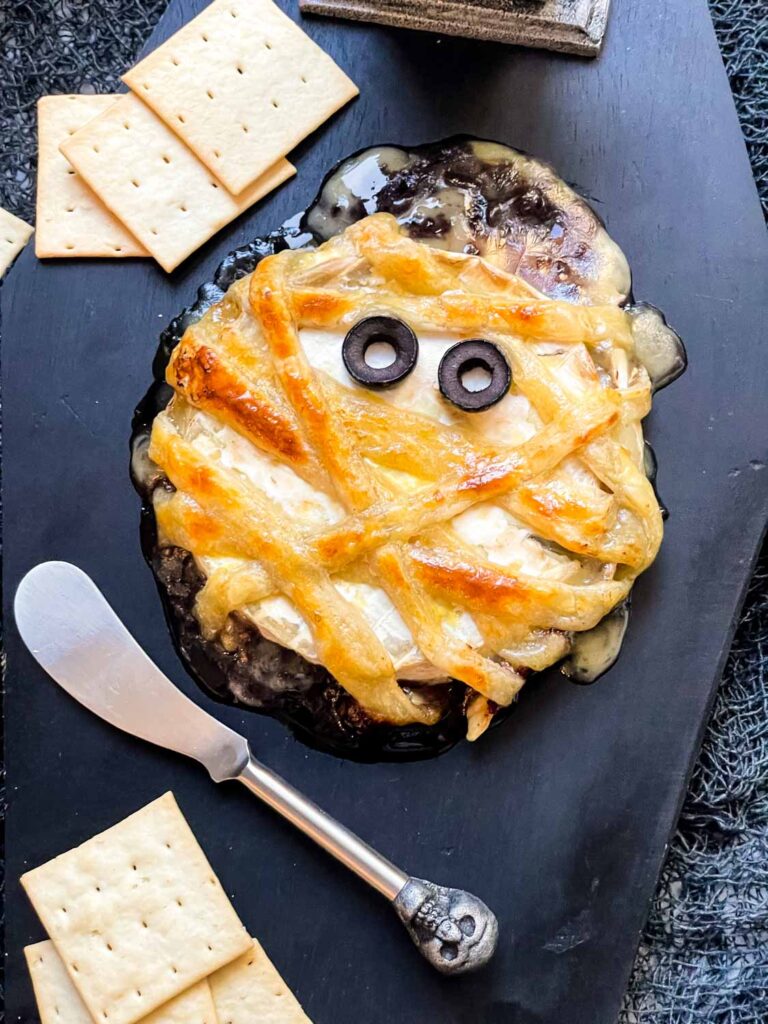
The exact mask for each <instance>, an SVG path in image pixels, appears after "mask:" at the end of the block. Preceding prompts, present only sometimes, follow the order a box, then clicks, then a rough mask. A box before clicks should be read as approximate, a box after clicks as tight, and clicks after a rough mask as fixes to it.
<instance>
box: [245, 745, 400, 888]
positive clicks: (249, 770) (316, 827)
mask: <svg viewBox="0 0 768 1024" xmlns="http://www.w3.org/2000/svg"><path fill="white" fill-rule="evenodd" d="M238 781H239V782H242V783H243V785H244V786H247V787H248V789H250V791H251V792H252V793H255V794H256V796H258V797H259V798H260V799H261V800H263V801H264V802H265V803H267V804H269V806H270V807H272V808H273V809H274V810H275V811H277V813H278V814H281V815H282V816H283V817H284V818H287V819H288V821H290V822H291V824H293V825H295V826H296V828H299V829H301V831H302V832H304V833H305V835H308V836H309V837H310V839H314V841H315V842H316V843H317V844H318V846H322V848H323V849H324V850H327V851H328V853H330V854H331V855H332V856H333V857H335V858H336V859H337V860H340V861H341V863H342V864H345V865H346V866H347V867H348V868H349V869H350V870H351V871H354V872H355V874H356V875H359V876H360V878H362V879H363V881H365V882H367V883H368V884H369V885H372V886H373V888H374V889H376V891H377V892H380V893H381V895H382V896H386V897H387V899H388V900H394V899H395V898H396V897H397V895H398V894H399V893H400V891H401V890H402V888H403V886H404V885H405V884H406V882H407V881H408V875H406V873H405V872H404V871H401V870H400V869H399V868H396V867H395V865H394V864H392V863H391V862H390V861H388V860H387V858H386V857H382V855H381V854H380V853H377V852H376V851H375V850H374V849H372V848H371V847H370V846H369V845H368V844H367V843H364V842H363V840H362V839H359V838H358V837H357V836H356V835H355V834H354V832H350V830H349V829H348V828H346V827H345V826H344V825H341V824H340V823H339V822H338V821H336V820H335V818H332V817H331V816H330V814H326V812H325V811H323V810H321V809H320V808H319V807H318V806H317V804H315V803H313V802H312V801H311V800H309V799H308V798H307V797H305V796H303V795H302V794H301V793H300V792H299V791H298V790H297V789H294V788H293V786H291V785H290V784H289V783H288V782H286V781H285V779H281V778H280V776H279V775H276V774H275V772H273V771H271V770H270V769H269V768H267V766H266V765H263V764H262V763H261V762H260V761H257V760H256V758H254V757H251V758H250V759H249V761H248V763H247V764H246V766H245V768H244V769H243V770H242V772H241V773H240V775H239V776H238Z"/></svg>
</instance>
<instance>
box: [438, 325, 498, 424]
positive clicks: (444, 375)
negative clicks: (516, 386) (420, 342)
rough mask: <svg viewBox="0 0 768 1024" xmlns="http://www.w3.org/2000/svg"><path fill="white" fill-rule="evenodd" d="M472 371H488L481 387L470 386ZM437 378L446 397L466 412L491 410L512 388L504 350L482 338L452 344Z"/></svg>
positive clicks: (443, 359)
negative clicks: (469, 380)
mask: <svg viewBox="0 0 768 1024" xmlns="http://www.w3.org/2000/svg"><path fill="white" fill-rule="evenodd" d="M472 370H485V372H486V374H488V375H489V376H490V380H489V381H488V383H487V385H486V386H485V387H483V388H481V389H480V390H477V389H476V388H473V387H468V386H467V384H468V383H469V382H468V381H466V377H467V375H468V374H469V373H470V372H471V371H472ZM437 381H438V384H439V385H440V391H441V392H442V394H443V397H444V398H447V399H448V401H449V402H452V403H453V404H454V405H457V406H458V407H459V409H463V410H464V412H482V410H483V409H489V408H490V407H491V406H492V405H495V404H496V402H499V401H501V399H502V398H503V397H504V395H506V393H507V392H508V391H509V385H510V384H511V383H512V371H511V370H510V368H509V363H508V362H507V360H506V358H505V356H504V353H503V352H502V351H501V349H500V348H499V347H498V346H497V345H494V344H493V342H492V341H484V340H483V339H481V338H477V339H473V340H472V341H460V342H459V343H458V344H457V345H452V346H451V348H449V349H448V351H447V352H446V353H445V355H444V356H443V358H442V359H441V360H440V366H439V367H438V370H437Z"/></svg>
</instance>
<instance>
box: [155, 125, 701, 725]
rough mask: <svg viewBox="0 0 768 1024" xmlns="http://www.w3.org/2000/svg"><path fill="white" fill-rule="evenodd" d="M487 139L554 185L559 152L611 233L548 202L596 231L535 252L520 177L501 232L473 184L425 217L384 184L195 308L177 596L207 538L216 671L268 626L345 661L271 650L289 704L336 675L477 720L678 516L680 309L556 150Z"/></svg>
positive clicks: (424, 708) (187, 376) (350, 692)
mask: <svg viewBox="0 0 768 1024" xmlns="http://www.w3.org/2000/svg"><path fill="white" fill-rule="evenodd" d="M462 146H463V151H464V152H470V153H471V154H472V155H473V156H474V157H475V158H477V159H481V160H482V161H483V162H484V163H485V164H486V165H490V166H496V167H499V166H502V167H504V168H505V169H508V168H510V167H511V168H516V170H517V174H518V179H516V182H515V185H516V187H517V185H519V180H520V178H521V177H522V179H523V180H524V181H526V182H528V183H529V188H528V191H529V192H530V193H531V195H529V197H528V201H529V202H531V203H535V201H536V196H537V195H538V196H539V201H540V202H544V199H542V198H541V197H542V196H545V190H544V189H543V188H539V191H538V192H537V191H536V188H535V187H534V186H533V185H530V179H531V175H533V174H534V173H535V174H537V175H539V177H541V176H542V175H545V176H546V182H547V184H548V187H549V189H550V192H551V191H555V192H556V194H557V200H558V201H557V203H556V204H555V203H554V202H553V206H554V209H555V210H556V211H561V212H562V211H569V212H570V216H571V219H572V220H573V217H574V213H573V211H574V210H576V211H577V213H578V215H579V216H580V217H581V218H586V217H587V215H588V214H589V215H590V217H591V219H590V221H589V226H590V229H591V231H592V239H591V241H592V245H591V246H590V245H587V244H586V243H584V241H583V235H584V225H583V224H578V226H577V227H571V229H570V233H569V234H566V227H565V226H564V224H567V219H568V218H567V217H566V216H564V215H563V216H561V217H560V218H559V223H560V235H559V236H558V218H555V220H554V221H553V223H552V224H551V225H550V227H549V229H548V230H549V235H550V236H551V240H552V241H556V240H557V239H558V237H563V238H564V242H563V245H562V246H561V248H563V250H564V253H566V252H567V250H568V247H569V246H572V245H574V244H575V243H574V236H575V235H577V234H578V233H579V231H580V232H581V235H580V236H579V237H581V244H582V247H583V250H584V251H583V252H582V253H581V257H580V258H582V261H586V265H587V268H588V269H587V272H585V273H583V274H582V275H581V278H580V280H579V277H578V275H574V274H571V271H570V269H569V266H568V264H567V263H566V262H565V260H563V267H564V268H565V269H564V270H561V271H557V269H556V268H555V269H553V267H552V259H551V257H550V256H547V254H546V253H541V254H540V256H541V258H540V259H539V260H536V259H535V258H534V259H533V262H532V263H531V268H532V269H531V271H530V272H529V273H526V272H525V268H526V262H527V261H529V260H531V259H532V255H531V252H530V250H529V249H525V251H524V252H523V253H522V255H521V254H520V253H519V252H517V251H516V250H515V248H514V245H513V244H511V243H510V238H511V237H512V236H513V235H514V234H515V233H517V234H518V235H519V229H520V223H521V218H520V215H519V212H518V213H517V214H515V212H514V205H513V203H512V199H513V198H514V197H511V198H510V197H508V198H509V212H508V215H507V219H506V220H504V218H503V214H501V213H499V212H498V206H499V204H498V203H497V207H496V208H497V212H496V214H495V217H496V222H495V224H494V223H493V218H488V219H487V227H488V231H487V234H486V236H485V237H484V238H483V239H482V244H477V243H478V241H479V238H478V236H477V234H475V235H473V236H472V239H470V238H469V237H468V236H466V237H465V238H462V237H461V216H462V215H463V216H465V217H466V210H464V212H463V214H461V211H459V215H457V216H455V217H454V218H453V220H450V219H449V224H450V227H451V230H450V231H448V232H443V233H442V235H438V234H434V233H433V235H432V236H431V237H429V236H427V237H424V233H423V232H419V231H414V229H413V224H414V202H415V198H417V197H415V195H413V194H412V195H411V196H410V200H411V202H410V205H408V206H407V209H406V208H405V207H403V208H401V209H400V210H399V211H397V210H396V211H393V212H370V213H367V212H366V211H365V209H362V210H359V211H357V213H358V216H354V215H350V216H349V217H348V218H347V219H348V223H346V224H344V223H342V224H337V225H335V228H336V229H337V230H336V232H335V233H332V234H331V232H328V234H331V237H329V238H328V239H327V240H326V241H323V242H321V244H319V245H306V246H302V245H298V246H297V247H294V248H284V249H283V251H280V252H274V253H272V254H271V255H266V256H265V257H264V258H263V259H261V260H260V261H259V262H258V263H257V265H256V266H255V269H253V270H252V271H251V272H250V273H247V274H246V275H245V276H242V277H240V278H239V279H238V280H236V281H235V282H234V283H232V284H231V286H230V287H229V288H228V289H227V290H226V292H225V293H224V294H223V295H221V296H220V297H219V298H218V299H217V300H216V301H214V302H213V303H212V304H211V305H210V306H209V308H208V309H207V310H206V311H205V312H204V314H203V315H202V316H201V317H200V318H199V319H197V320H195V321H194V322H192V323H190V324H189V325H188V326H187V327H186V330H184V332H183V334H182V336H181V338H180V340H179V341H178V343H177V344H176V345H175V347H174V348H173V350H172V352H171V353H170V358H169V359H168V362H167V367H166V369H165V380H166V382H167V384H168V385H169V386H170V388H171V389H172V397H171V398H170V400H169V401H168V402H167V404H166V405H165V406H164V408H162V409H161V410H160V411H159V412H157V414H156V415H154V416H153V418H151V420H150V422H149V424H148V432H145V433H140V434H139V438H138V444H137V446H136V473H137V475H138V476H139V477H140V478H141V481H142V484H143V487H144V491H145V494H146V495H147V500H148V503H149V504H148V509H149V511H150V514H151V516H152V517H153V520H154V524H155V526H156V535H154V536H153V539H152V552H151V555H152V558H153V561H154V564H155V567H156V570H157V571H158V573H159V576H160V579H161V582H163V583H164V584H165V586H166V587H167V588H168V589H169V591H171V596H173V590H174V587H176V589H177V590H178V588H179V585H180V578H176V580H175V582H174V581H173V580H172V579H171V578H170V577H169V576H168V575H167V574H166V575H165V576H164V575H163V572H162V570H161V566H162V564H163V558H164V554H163V553H165V554H166V556H167V553H169V552H170V553H173V557H174V558H176V559H178V553H179V552H182V553H184V558H185V559H186V560H187V561H186V563H185V564H186V565H187V570H186V571H187V572H188V573H189V572H192V574H193V577H194V585H193V586H191V587H190V588H188V589H187V591H186V592H185V597H184V601H182V602H181V603H182V604H184V607H183V611H182V612H179V611H178V602H177V615H181V617H182V618H185V621H186V629H187V632H188V633H189V630H190V629H191V630H192V632H193V633H195V632H197V640H196V643H197V644H198V646H199V647H200V648H201V649H206V648H207V649H208V650H209V651H210V650H212V649H215V650H217V651H218V652H219V656H218V657H217V672H219V673H223V674H224V675H226V674H227V671H228V670H227V664H228V656H229V662H231V668H232V674H233V676H234V677H238V676H239V678H240V679H241V681H242V667H243V663H244V662H247V661H248V660H249V658H251V657H254V658H255V657H259V656H261V657H263V656H264V651H263V650H262V651H261V655H258V654H256V653H255V652H254V650H253V647H252V644H253V642H256V643H257V645H258V640H253V639H250V640H249V639H248V638H249V637H250V638H258V639H263V640H265V641H269V642H271V645H279V647H280V648H282V649H287V650H289V651H292V652H295V654H296V655H298V656H300V659H299V661H300V663H301V664H305V665H306V663H309V664H310V665H317V666H320V667H321V668H322V669H323V670H325V674H324V676H323V677H322V678H321V679H320V680H319V681H318V677H316V676H313V675H311V674H310V679H311V683H310V684H309V685H308V684H307V682H306V679H307V674H306V672H298V673H296V679H295V680H294V684H292V680H291V678H290V675H289V674H288V673H286V672H285V671H282V672H281V671H275V672H273V677H274V678H273V679H272V681H271V685H272V689H273V691H274V692H275V693H279V694H281V695H282V697H283V698H285V700H286V702H287V705H284V706H283V710H285V706H290V705H291V703H293V705H296V704H297V703H300V701H301V697H302V694H306V693H307V692H308V690H310V689H314V690H315V691H316V690H317V688H318V687H320V689H322V688H323V686H325V687H326V688H327V689H328V690H329V693H333V694H334V695H335V698H334V699H335V700H336V702H335V704H334V714H335V715H336V716H337V718H339V716H341V717H346V723H345V722H341V721H340V723H339V725H340V728H341V727H344V726H345V725H346V727H347V728H348V729H353V730H355V731H356V732H357V733H365V732H366V730H367V729H368V730H375V729H376V727H377V726H381V725H385V726H387V727H388V728H394V729H396V730H397V729H401V730H406V731H407V730H408V729H413V728H414V727H417V728H418V729H421V730H427V731H428V730H439V729H440V723H441V721H443V720H444V719H445V718H446V716H448V715H453V716H454V717H455V716H456V715H457V714H459V715H462V716H463V717H464V719H465V727H464V728H465V731H466V735H467V736H468V738H470V739H476V738H477V737H478V736H479V735H480V734H481V733H482V732H483V731H484V730H485V729H486V728H487V727H488V725H489V724H490V723H491V721H492V719H493V717H494V715H495V714H496V713H497V712H499V710H500V709H503V708H506V707H508V706H509V705H510V704H511V703H512V702H513V701H514V700H515V698H516V696H517V694H518V692H519V690H520V688H521V686H522V685H523V682H524V680H525V678H526V676H527V675H528V674H530V672H532V671H540V670H542V669H544V668H546V667H548V666H549V665H552V664H554V663H555V662H558V661H560V660H561V659H563V658H564V657H565V656H566V655H568V653H569V651H571V648H572V646H573V643H574V637H577V636H578V635H579V634H583V633H586V632H587V631H592V630H594V629H595V627H596V626H597V625H598V624H599V623H600V622H601V620H603V619H604V618H605V616H607V615H608V614H609V613H611V612H612V611H613V610H614V609H616V608H617V607H621V606H622V603H623V602H625V601H626V599H627V596H628V594H629V591H630V589H631V587H632V584H633V582H634V580H635V579H636V577H637V576H638V574H639V573H640V572H642V571H643V570H644V569H645V568H646V567H647V566H648V565H649V564H650V563H651V562H652V560H653V559H654V557H655V555H656V553H657V551H658V548H659V544H660V542H661V539H662V512H661V509H660V506H659V503H658V501H657V498H656V495H655V493H654V489H653V486H652V484H651V482H650V481H649V479H648V475H647V472H646V456H645V446H644V442H643V434H642V428H641V421H642V419H643V418H644V417H645V416H646V415H647V413H648V411H649V410H650V407H651V394H652V390H653V384H654V380H655V381H656V382H657V383H658V382H659V381H661V382H666V381H665V380H664V381H662V380H661V379H662V378H663V377H665V375H666V377H669V376H671V375H672V374H673V372H674V366H673V367H671V368H670V355H669V353H670V351H672V353H673V358H672V362H674V360H675V359H677V360H679V361H680V360H682V356H681V355H680V351H681V350H680V348H679V344H678V343H677V339H676V336H674V335H673V333H672V332H670V331H669V329H668V328H666V325H665V324H664V323H663V320H662V318H661V317H660V316H659V315H658V314H657V313H656V312H655V311H654V310H652V309H651V308H650V307H642V308H637V307H625V306H623V305H622V303H623V302H624V300H625V299H626V294H627V292H628V290H629V272H628V269H627V265H626V261H625V260H624V258H623V256H622V254H621V252H620V250H619V249H618V247H616V246H615V244H614V243H613V242H611V240H610V239H609V238H608V236H607V235H606V233H605V231H604V230H603V229H602V227H601V226H599V223H598V222H597V220H596V218H594V215H593V214H591V211H589V208H588V207H586V204H584V203H583V202H582V201H581V200H579V199H577V197H576V196H575V195H574V194H573V193H572V192H571V191H570V190H569V189H568V187H567V186H565V185H564V184H563V183H562V182H560V181H559V180H558V179H557V178H556V177H555V176H554V175H553V174H552V172H551V171H549V169H548V168H544V165H541V164H538V163H536V162H535V161H531V160H530V158H527V157H523V156H522V155H520V154H517V153H515V152H514V151H512V150H508V149H506V148H503V147H498V146H493V145H491V144H485V143H463V144H462ZM395 152H399V151H395ZM381 154H382V151H379V155H378V158H379V161H380V162H382V161H384V159H385V156H382V155H381ZM385 155H386V154H385ZM389 158H390V160H393V159H395V158H394V157H392V154H391V153H390V154H389ZM395 162H397V161H396V160H395ZM359 166H360V163H359V161H358V164H357V165H356V167H357V168H358V170H359ZM521 168H523V170H521ZM353 170H354V168H353ZM395 170H397V168H396V169H395ZM342 178H343V175H342ZM505 180H507V182H508V183H509V182H510V181H511V177H510V175H509V174H507V178H506V179H505ZM358 184H359V182H358ZM346 185H347V187H348V185H349V182H347V183H346ZM326 187H327V186H326ZM412 191H413V189H412ZM442 191H445V190H442ZM452 192H453V193H454V194H453V195H452V196H445V195H442V196H437V197H435V196H433V197H432V198H433V200H435V199H436V198H439V199H442V203H443V207H442V210H443V214H442V215H443V216H447V214H446V213H445V212H444V211H445V209H446V204H448V208H449V210H450V203H453V204H454V205H457V206H460V205H461V203H463V202H464V200H465V199H466V196H467V193H466V192H461V191H460V190H459V189H457V188H456V187H454V188H453V189H452ZM545 198H546V201H547V202H551V201H552V200H551V196H546V197H545ZM421 201H423V200H421ZM322 202H323V194H322V193H321V197H320V200H319V201H318V203H317V204H316V205H315V207H314V209H313V211H312V214H310V216H312V215H314V217H315V219H316V220H317V218H318V217H322V216H326V218H327V211H326V213H323V209H322ZM326 205H327V204H326ZM502 205H503V204H502ZM336 206H337V207H338V209H337V210H336V216H337V219H338V214H339V212H340V211H341V210H342V207H341V206H340V205H339V203H338V201H337V203H336ZM377 208H378V207H377ZM437 211H438V206H437V203H436V202H433V205H432V207H431V212H432V213H435V212H437ZM585 211H586V212H585ZM534 212H536V211H534ZM394 213H399V216H395V215H393V214H394ZM577 222H578V218H577ZM315 227H317V224H315ZM326 227H327V225H326ZM339 229H340V230H339ZM513 229H514V230H513ZM316 237H317V236H316ZM436 242H437V243H438V244H435V243H436ZM576 242H577V243H578V238H576ZM551 248H552V246H550V249H551ZM575 249H576V250H578V244H575ZM533 255H534V257H535V254H533ZM545 257H546V258H545ZM575 260H576V257H574V261H575ZM565 278H568V280H567V281H566V280H565ZM548 285H549V287H548ZM670 339H673V340H670ZM654 359H655V363H654ZM652 377H653V378H654V379H652ZM190 563H191V564H190ZM184 602H186V603H184ZM249 644H251V647H249ZM182 650H183V653H185V655H186V656H187V658H188V660H190V661H192V663H193V664H194V662H195V658H194V657H192V656H191V655H190V652H189V651H188V650H186V651H185V650H184V643H183V642H182ZM270 656H271V655H267V657H270ZM260 681H261V683H262V686H263V687H265V688H266V689H269V688H270V679H269V672H266V673H264V672H263V673H262V674H261V677H260ZM340 692H341V693H342V694H343V699H342V700H341V701H339V700H338V699H337V698H338V695H339V693H340ZM234 696H235V697H236V698H239V699H241V700H242V701H243V702H245V703H253V704H259V703H264V704H266V705H267V706H268V708H269V707H270V706H271V705H272V703H273V702H270V701H263V702H262V701H258V700H256V701H250V702H249V701H248V700H247V698H246V697H245V696H244V692H239V693H238V691H237V689H235V690H234ZM313 699H314V700H315V705H314V707H315V710H317V707H318V704H317V700H318V699H319V700H320V702H321V703H322V698H318V696H317V694H316V693H315V697H314V698H313ZM274 703H276V704H277V705H278V710H280V708H279V701H276V702H274ZM305 723H306V717H305ZM305 727H306V724H305Z"/></svg>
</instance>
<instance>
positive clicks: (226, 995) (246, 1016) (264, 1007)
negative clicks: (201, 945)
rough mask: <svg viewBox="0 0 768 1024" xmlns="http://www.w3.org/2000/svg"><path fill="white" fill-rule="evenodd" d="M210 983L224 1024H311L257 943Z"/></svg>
mask: <svg viewBox="0 0 768 1024" xmlns="http://www.w3.org/2000/svg"><path fill="white" fill-rule="evenodd" d="M208 981H209V983H210V986H211V993H212V995H213V1004H214V1006H215V1007H216V1013H217V1015H218V1018H219V1020H220V1021H221V1024H254V1022H258V1024H312V1022H311V1021H310V1019H309V1017H307V1015H306V1013H304V1011H303V1010H302V1008H301V1005H300V1004H299V1001H298V1000H297V998H296V996H295V995H294V994H293V992H291V990H290V989H289V988H288V986H287V985H286V983H285V982H284V981H283V979H282V978H281V977H280V975H279V974H278V972H277V968H276V967H275V966H274V964H273V963H272V961H271V960H270V959H269V957H268V956H267V954H266V953H265V952H264V950H263V949H262V947H261V945H260V944H259V943H258V942H257V941H256V939H254V940H253V948H252V949H250V950H249V951H248V952H247V953H245V954H244V955H243V956H241V957H239V958H238V959H237V960H233V961H232V963H231V964H228V965H227V966H226V967H222V968H221V969H220V970H218V971H216V973H215V974H212V975H211V976H210V978H209V979H208Z"/></svg>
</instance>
